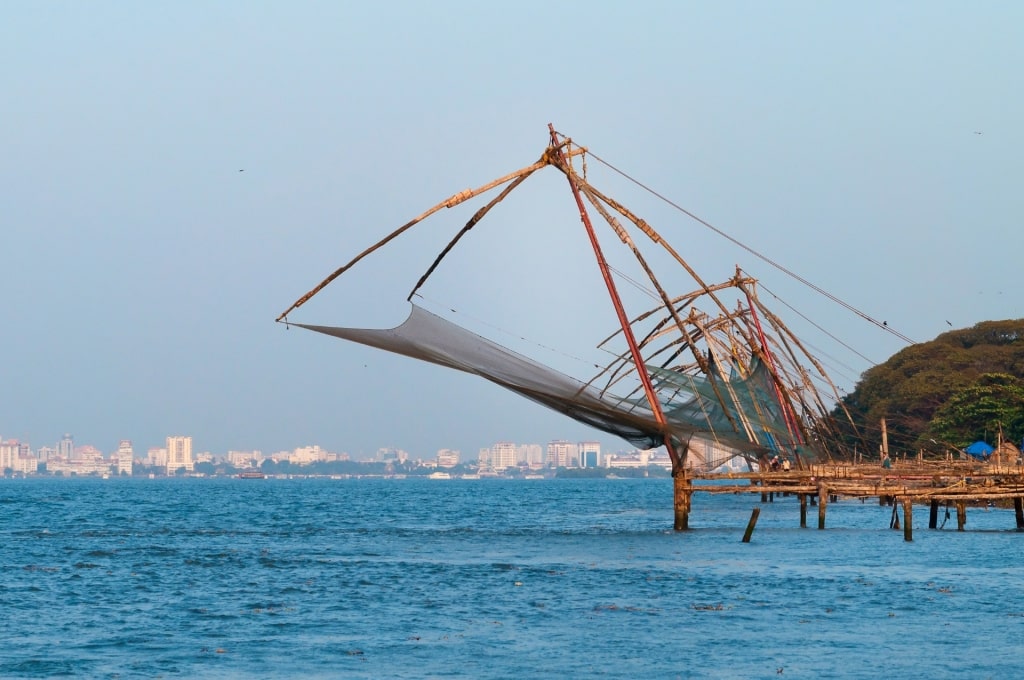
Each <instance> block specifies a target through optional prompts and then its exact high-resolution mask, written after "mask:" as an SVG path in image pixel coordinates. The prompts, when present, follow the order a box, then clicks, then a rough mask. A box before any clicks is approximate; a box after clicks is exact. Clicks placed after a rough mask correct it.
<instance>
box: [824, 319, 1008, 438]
mask: <svg viewBox="0 0 1024 680" xmlns="http://www.w3.org/2000/svg"><path fill="white" fill-rule="evenodd" d="M843 406H845V408H846V410H847V411H848V412H849V413H850V416H851V418H852V420H853V423H854V425H855V427H856V430H857V434H856V435H854V434H853V433H852V432H850V433H849V434H850V443H857V442H860V443H862V444H861V445H862V446H864V447H867V448H869V449H870V450H877V447H878V444H879V443H880V441H881V428H880V423H881V421H882V419H883V418H885V420H886V426H887V430H888V438H889V445H890V449H892V448H896V449H900V450H903V451H912V452H916V451H917V450H918V449H924V450H925V451H931V452H934V453H939V452H941V451H943V450H945V449H948V448H963V447H965V446H967V445H968V444H970V443H971V442H973V441H976V440H979V439H983V440H987V441H989V442H990V443H992V442H994V441H995V439H996V438H997V436H998V435H999V432H1000V431H1001V432H1002V436H1003V438H1004V439H1006V440H1010V441H1014V442H1020V441H1021V439H1022V438H1024V319H1015V320H1007V321H983V322H981V323H979V324H976V325H975V326H973V327H971V328H966V329H961V330H953V331H948V332H946V333H943V334H942V335H939V336H938V337H937V338H935V339H934V340H931V341H930V342H923V343H919V344H916V345H911V346H910V347H907V348H905V349H903V350H901V351H899V352H897V353H896V354H894V355H893V356H892V357H890V358H889V360H888V361H886V362H885V363H882V364H879V365H877V366H875V367H873V368H871V369H869V370H867V371H865V373H864V374H863V375H862V376H861V379H860V381H859V382H858V383H857V385H856V387H855V388H854V390H853V391H852V392H851V393H849V394H848V395H847V396H846V397H844V398H843ZM840 413H841V409H838V408H837V411H836V415H837V420H838V419H839V418H838V416H839V415H840ZM862 450H863V449H862Z"/></svg>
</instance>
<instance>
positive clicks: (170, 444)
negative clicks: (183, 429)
mask: <svg viewBox="0 0 1024 680" xmlns="http://www.w3.org/2000/svg"><path fill="white" fill-rule="evenodd" d="M194 466H195V463H194V461H193V460H192V437H168V438H167V474H169V475H173V474H174V473H175V472H176V471H177V470H180V469H181V468H185V471H186V472H192V470H193V468H194Z"/></svg>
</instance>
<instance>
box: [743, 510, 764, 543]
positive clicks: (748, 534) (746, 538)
mask: <svg viewBox="0 0 1024 680" xmlns="http://www.w3.org/2000/svg"><path fill="white" fill-rule="evenodd" d="M760 514H761V507H760V506H754V510H753V511H752V512H751V513H750V521H749V522H747V530H746V531H745V532H743V542H744V543H750V537H751V535H753V533H754V527H755V526H756V525H757V518H758V516H759V515H760Z"/></svg>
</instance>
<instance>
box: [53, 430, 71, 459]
mask: <svg viewBox="0 0 1024 680" xmlns="http://www.w3.org/2000/svg"><path fill="white" fill-rule="evenodd" d="M57 455H58V456H59V457H60V458H63V459H64V460H65V461H68V460H74V458H75V438H74V437H72V436H71V435H70V434H65V435H64V437H63V438H62V439H61V440H60V443H58V444H57Z"/></svg>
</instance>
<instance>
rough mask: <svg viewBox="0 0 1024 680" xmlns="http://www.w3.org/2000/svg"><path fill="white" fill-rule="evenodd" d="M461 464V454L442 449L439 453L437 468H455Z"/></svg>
mask: <svg viewBox="0 0 1024 680" xmlns="http://www.w3.org/2000/svg"><path fill="white" fill-rule="evenodd" d="M458 464H459V452H458V451H452V450H451V449H441V450H440V451H438V452H437V467H448V468H450V467H455V466H456V465H458Z"/></svg>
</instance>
